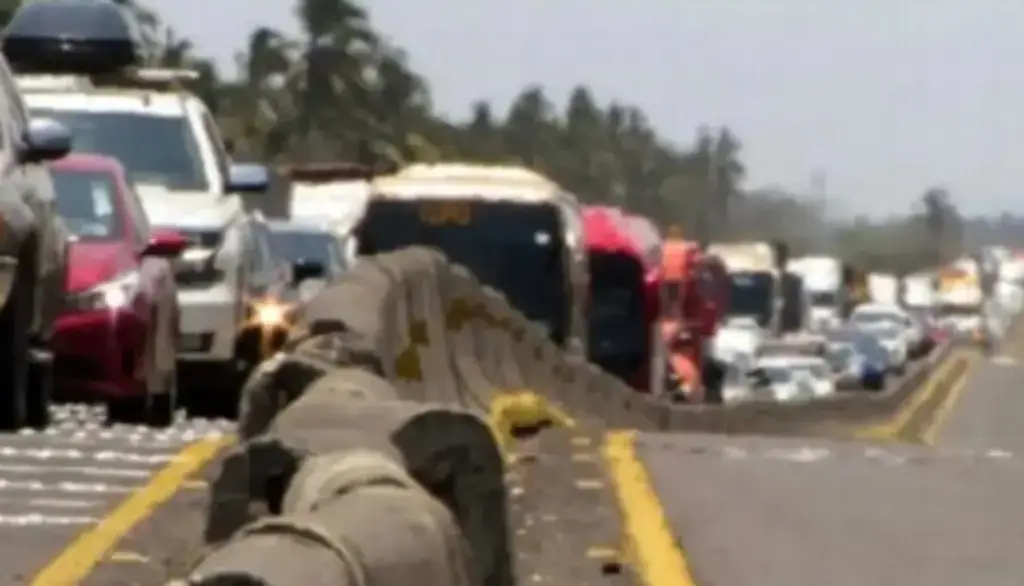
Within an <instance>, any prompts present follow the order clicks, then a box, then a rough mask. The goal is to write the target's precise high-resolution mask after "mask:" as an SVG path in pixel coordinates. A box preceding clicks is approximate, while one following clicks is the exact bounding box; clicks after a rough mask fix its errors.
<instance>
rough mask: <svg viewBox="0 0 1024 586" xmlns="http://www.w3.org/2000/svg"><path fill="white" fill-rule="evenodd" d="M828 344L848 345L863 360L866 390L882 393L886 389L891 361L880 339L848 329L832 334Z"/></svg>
mask: <svg viewBox="0 0 1024 586" xmlns="http://www.w3.org/2000/svg"><path fill="white" fill-rule="evenodd" d="M828 342H829V343H830V344H839V343H846V344H849V345H851V346H852V347H853V348H854V350H856V352H857V355H858V356H859V357H860V359H861V384H862V385H863V387H864V388H865V389H868V390H873V391H880V390H883V389H884V388H885V384H886V382H887V379H888V375H889V371H890V370H891V361H890V354H889V351H888V350H887V349H886V348H885V346H883V345H882V342H881V341H880V340H879V339H878V338H876V337H875V336H872V335H871V334H868V333H867V332H864V331H861V330H858V329H856V328H846V329H839V330H834V331H832V332H830V333H829V335H828Z"/></svg>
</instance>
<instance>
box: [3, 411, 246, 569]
mask: <svg viewBox="0 0 1024 586" xmlns="http://www.w3.org/2000/svg"><path fill="white" fill-rule="evenodd" d="M52 416H53V423H52V425H51V426H50V428H48V429H47V430H45V431H42V432H33V431H30V430H23V431H22V432H21V433H17V434H2V435H0V542H2V543H3V544H4V545H3V548H0V552H2V553H0V567H2V568H3V576H2V577H3V578H4V579H3V580H2V581H3V583H4V584H12V585H13V584H29V583H33V581H34V580H36V579H37V575H38V574H39V572H40V571H41V570H42V569H43V568H47V567H50V566H52V569H51V571H49V572H48V573H47V575H49V576H50V577H51V580H52V577H53V576H55V575H59V574H60V573H62V572H66V571H67V568H68V567H70V566H71V565H74V564H79V563H81V562H82V561H83V560H85V558H86V557H88V556H83V555H82V554H87V553H89V552H88V551H86V550H88V549H89V547H87V546H89V545H92V546H93V547H95V545H96V544H99V543H100V542H101V541H103V540H101V539H97V536H101V537H102V536H103V535H102V534H103V533H106V534H108V536H109V537H114V535H109V534H110V533H111V529H112V527H111V525H112V523H111V522H110V519H111V514H112V513H113V512H114V511H115V510H117V509H119V508H120V505H121V504H122V503H124V502H125V501H126V499H127V498H128V497H129V496H131V495H133V494H136V493H137V491H138V490H139V489H140V488H142V487H144V486H146V485H147V484H148V483H150V482H151V479H152V477H153V476H154V474H155V473H156V472H157V471H159V470H161V469H163V468H165V467H166V466H168V465H169V464H171V463H173V462H174V461H175V458H176V457H177V454H178V453H179V452H180V450H181V449H182V448H183V447H184V446H186V445H188V444H189V443H191V442H193V441H195V440H197V439H199V438H202V437H217V436H220V435H222V434H223V433H224V432H225V431H227V430H228V429H229V425H230V424H229V423H228V422H225V421H207V420H185V419H184V418H183V417H182V418H180V419H179V420H178V422H177V423H176V424H175V425H174V426H173V427H171V428H168V429H151V428H147V427H144V426H139V427H135V426H123V425H119V426H112V427H106V426H104V425H103V423H102V422H103V412H102V410H101V409H99V408H95V407H89V406H85V405H60V406H57V407H54V408H52ZM115 521H116V520H115ZM82 536H89V539H87V540H86V541H89V542H91V543H85V546H86V547H83V544H82V543H81V542H79V541H78V540H77V539H76V538H79V537H82ZM85 561H88V560H85ZM54 564H56V565H54ZM37 583H38V582H37ZM42 583H47V581H43V582H42ZM49 583H51V584H57V583H61V582H60V581H58V582H52V581H50V582H49Z"/></svg>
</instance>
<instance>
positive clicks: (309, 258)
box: [267, 220, 348, 301]
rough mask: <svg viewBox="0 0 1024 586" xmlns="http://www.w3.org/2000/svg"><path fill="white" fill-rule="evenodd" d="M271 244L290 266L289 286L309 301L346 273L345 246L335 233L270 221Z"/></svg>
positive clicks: (301, 297)
mask: <svg viewBox="0 0 1024 586" xmlns="http://www.w3.org/2000/svg"><path fill="white" fill-rule="evenodd" d="M267 227H268V228H270V244H271V246H272V247H273V248H274V249H275V250H276V251H277V253H278V254H279V255H280V256H281V257H282V258H283V259H284V260H285V261H286V262H288V263H289V264H290V265H291V267H292V270H291V272H292V274H291V277H292V286H293V287H295V289H296V293H297V295H298V297H299V299H300V301H308V300H309V299H311V298H312V297H313V296H315V295H316V294H317V293H318V292H319V291H320V290H321V289H323V288H324V287H325V286H326V285H328V284H330V283H332V282H334V281H337V280H338V279H340V278H341V276H342V275H344V274H345V271H347V270H348V260H347V259H346V255H345V245H344V243H343V242H342V239H341V238H340V237H339V236H338V235H337V233H335V232H332V231H331V230H329V229H328V228H326V227H323V226H320V225H317V224H313V223H310V222H295V221H285V220H270V221H268V222H267Z"/></svg>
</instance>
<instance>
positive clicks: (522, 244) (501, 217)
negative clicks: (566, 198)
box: [355, 200, 571, 345]
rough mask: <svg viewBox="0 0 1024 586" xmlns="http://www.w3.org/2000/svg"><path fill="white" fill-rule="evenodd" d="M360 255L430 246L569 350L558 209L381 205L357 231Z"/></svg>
mask: <svg viewBox="0 0 1024 586" xmlns="http://www.w3.org/2000/svg"><path fill="white" fill-rule="evenodd" d="M355 237H356V240H357V242H358V245H359V254H361V255H368V254H377V253H382V252H390V251H394V250H399V249H401V248H405V247H408V246H416V245H421V246H431V247H433V248H437V249H438V250H440V251H441V252H443V253H444V254H445V255H447V257H448V258H449V259H450V260H451V261H453V262H457V263H459V264H461V265H463V266H465V267H466V268H468V269H469V270H471V271H472V272H473V273H474V274H475V275H476V278H477V279H479V280H480V282H481V283H483V284H485V285H490V286H491V287H494V288H495V289H497V290H498V291H500V292H502V293H503V294H504V295H505V296H506V297H507V298H508V300H509V302H510V303H511V304H512V305H513V307H515V308H516V309H518V310H519V311H520V312H522V313H523V314H524V315H526V316H527V317H528V318H530V319H531V320H533V321H535V322H538V323H539V324H541V325H543V326H545V327H546V328H548V331H549V332H550V335H551V339H552V340H553V341H554V342H555V343H557V344H559V345H563V344H564V343H565V340H566V335H567V332H568V328H569V316H570V315H571V312H570V308H569V303H570V300H569V296H568V290H569V285H568V282H569V281H568V278H567V272H568V268H567V267H566V266H565V262H566V255H565V242H564V241H563V238H562V226H561V221H560V219H559V215H558V211H557V209H556V208H555V207H554V206H546V205H535V204H519V203H513V202H499V201H466V200H415V201H394V200H386V201H381V200H377V201H374V202H371V203H370V205H369V206H368V207H367V211H366V214H365V216H364V217H363V221H362V222H361V223H360V225H359V226H358V227H357V228H356V231H355Z"/></svg>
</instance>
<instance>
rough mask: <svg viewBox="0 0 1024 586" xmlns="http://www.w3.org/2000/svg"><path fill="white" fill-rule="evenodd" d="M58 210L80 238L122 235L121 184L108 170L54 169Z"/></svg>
mask: <svg viewBox="0 0 1024 586" xmlns="http://www.w3.org/2000/svg"><path fill="white" fill-rule="evenodd" d="M50 174H51V176H52V177H53V184H54V189H55V191H56V197H57V201H56V204H57V213H58V214H59V215H60V217H61V218H62V219H63V220H64V223H65V225H67V227H68V230H69V231H70V232H71V233H72V234H74V235H75V236H76V237H77V238H78V239H80V240H111V239H117V238H120V237H121V236H122V235H123V233H124V230H123V228H122V222H121V214H120V213H119V212H118V206H117V197H118V193H117V185H116V184H115V182H114V176H113V175H112V174H110V173H109V172H106V171H85V170H71V169H51V172H50Z"/></svg>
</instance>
